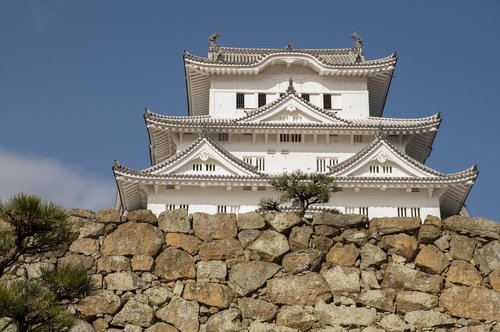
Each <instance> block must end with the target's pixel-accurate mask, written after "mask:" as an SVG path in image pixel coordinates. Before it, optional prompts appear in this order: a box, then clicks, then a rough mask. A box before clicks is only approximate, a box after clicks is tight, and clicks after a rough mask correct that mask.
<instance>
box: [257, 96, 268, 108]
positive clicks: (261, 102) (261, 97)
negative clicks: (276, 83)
mask: <svg viewBox="0 0 500 332" xmlns="http://www.w3.org/2000/svg"><path fill="white" fill-rule="evenodd" d="M265 104H267V102H266V94H265V93H259V104H258V105H259V107H262V106H264V105H265Z"/></svg>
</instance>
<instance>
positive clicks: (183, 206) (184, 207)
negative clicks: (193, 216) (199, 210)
mask: <svg viewBox="0 0 500 332" xmlns="http://www.w3.org/2000/svg"><path fill="white" fill-rule="evenodd" d="M179 209H184V210H189V205H188V204H181V205H179Z"/></svg>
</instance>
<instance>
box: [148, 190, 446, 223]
mask: <svg viewBox="0 0 500 332" xmlns="http://www.w3.org/2000/svg"><path fill="white" fill-rule="evenodd" d="M278 196H279V193H277V192H275V191H274V190H272V189H270V188H267V190H266V191H244V190H242V188H233V189H232V190H231V191H228V190H227V189H226V187H205V188H200V187H195V186H181V190H174V189H171V190H167V189H163V190H160V192H159V193H158V194H151V195H150V196H149V197H148V209H150V210H151V211H153V213H155V214H156V215H158V214H160V213H161V212H163V211H165V209H166V206H167V205H169V204H171V205H176V208H178V207H179V205H181V204H188V205H189V209H188V211H189V213H194V212H205V213H216V212H217V206H218V205H226V206H227V212H228V213H229V212H230V207H231V206H238V207H239V212H240V213H244V212H249V211H254V210H255V209H257V207H258V203H259V201H260V199H261V198H263V197H275V198H276V197H278ZM322 206H324V207H334V208H337V209H339V210H340V211H341V212H343V213H345V212H346V207H355V208H358V207H368V214H369V217H370V218H373V217H395V216H397V215H398V211H397V208H398V207H406V208H408V216H410V211H409V208H412V207H419V208H420V217H421V218H422V220H423V219H425V217H426V216H427V215H434V216H437V217H441V215H440V211H439V197H438V196H434V197H431V198H429V197H428V195H427V191H426V190H423V191H421V192H406V190H404V189H386V190H384V191H380V190H379V189H361V190H360V191H359V192H354V190H353V189H344V190H343V191H341V192H336V193H333V194H332V197H331V199H330V202H329V203H328V204H323V205H322Z"/></svg>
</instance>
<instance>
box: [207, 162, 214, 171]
mask: <svg viewBox="0 0 500 332" xmlns="http://www.w3.org/2000/svg"><path fill="white" fill-rule="evenodd" d="M205 171H207V172H213V171H215V164H205Z"/></svg>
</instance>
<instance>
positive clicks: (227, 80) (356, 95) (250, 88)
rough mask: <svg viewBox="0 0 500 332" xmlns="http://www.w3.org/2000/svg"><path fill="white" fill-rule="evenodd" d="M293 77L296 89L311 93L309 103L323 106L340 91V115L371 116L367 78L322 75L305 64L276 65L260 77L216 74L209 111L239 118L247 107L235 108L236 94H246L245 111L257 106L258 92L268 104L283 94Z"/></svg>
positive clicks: (218, 115)
mask: <svg viewBox="0 0 500 332" xmlns="http://www.w3.org/2000/svg"><path fill="white" fill-rule="evenodd" d="M290 77H292V79H293V85H294V88H295V90H296V91H297V92H298V93H299V95H300V94H302V93H308V94H310V102H311V103H312V104H314V105H316V106H318V107H321V108H322V107H323V96H322V95H323V94H340V95H341V98H340V99H341V101H340V104H339V106H340V107H341V109H342V110H341V111H340V112H338V115H339V116H340V117H345V118H361V117H368V115H369V103H368V90H367V82H366V78H363V77H322V76H318V74H317V73H316V72H313V71H312V70H310V69H308V68H304V67H297V66H291V67H289V68H288V67H286V66H282V65H275V66H273V67H270V68H268V69H267V70H266V71H264V72H263V73H262V74H259V76H258V77H257V76H255V77H250V76H244V77H242V76H237V75H234V76H228V75H225V76H214V77H213V78H212V79H211V86H210V105H209V114H210V115H212V116H214V117H239V116H242V115H244V110H237V109H236V93H244V94H245V110H252V109H256V108H257V106H258V103H257V101H258V94H259V93H265V94H266V95H267V99H266V101H267V103H270V102H272V101H274V100H276V99H277V98H279V96H280V93H284V92H285V91H286V90H287V88H288V85H289V79H290Z"/></svg>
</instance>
